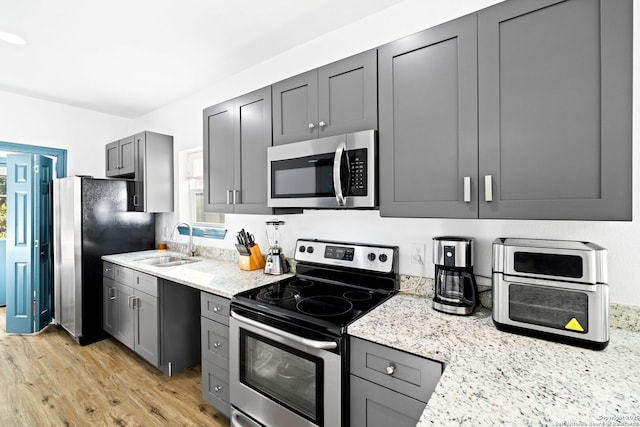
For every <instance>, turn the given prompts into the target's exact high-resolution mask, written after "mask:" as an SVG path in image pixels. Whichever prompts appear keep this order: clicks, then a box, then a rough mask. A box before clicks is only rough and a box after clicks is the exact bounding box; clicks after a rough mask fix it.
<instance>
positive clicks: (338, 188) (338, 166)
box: [333, 141, 347, 206]
mask: <svg viewBox="0 0 640 427" xmlns="http://www.w3.org/2000/svg"><path fill="white" fill-rule="evenodd" d="M346 150H347V144H345V143H344V141H342V142H340V144H338V148H337V149H336V154H335V156H334V157H333V190H334V191H335V193H336V201H337V202H338V206H344V205H345V196H344V194H342V180H341V179H340V175H341V174H340V172H341V171H342V155H343V154H344V152H345V151H346Z"/></svg>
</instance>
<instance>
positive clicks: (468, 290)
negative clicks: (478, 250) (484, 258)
mask: <svg viewBox="0 0 640 427" xmlns="http://www.w3.org/2000/svg"><path fill="white" fill-rule="evenodd" d="M433 263H434V264H435V293H434V296H433V308H434V310H437V311H441V312H443V313H449V314H459V315H462V316H468V315H470V314H472V313H473V310H474V308H475V307H476V305H478V301H479V297H478V285H477V283H476V279H475V276H474V275H473V239H469V238H466V237H452V236H444V237H434V238H433Z"/></svg>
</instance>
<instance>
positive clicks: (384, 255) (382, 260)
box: [378, 254, 387, 262]
mask: <svg viewBox="0 0 640 427" xmlns="http://www.w3.org/2000/svg"><path fill="white" fill-rule="evenodd" d="M378 259H379V260H380V262H387V254H380V256H378Z"/></svg>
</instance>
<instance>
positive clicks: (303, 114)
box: [272, 70, 318, 145]
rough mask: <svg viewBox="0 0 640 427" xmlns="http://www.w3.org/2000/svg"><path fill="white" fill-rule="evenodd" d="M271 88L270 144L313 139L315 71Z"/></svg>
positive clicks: (315, 120) (316, 86)
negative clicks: (271, 134) (271, 122)
mask: <svg viewBox="0 0 640 427" xmlns="http://www.w3.org/2000/svg"><path fill="white" fill-rule="evenodd" d="M272 91H273V145H279V144H286V143H289V142H297V141H304V140H307V139H314V138H317V137H318V72H317V70H312V71H309V72H306V73H304V74H300V75H297V76H294V77H291V78H289V79H287V80H283V81H281V82H278V83H275V84H274V85H273V86H272Z"/></svg>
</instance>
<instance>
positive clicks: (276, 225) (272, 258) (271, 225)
mask: <svg viewBox="0 0 640 427" xmlns="http://www.w3.org/2000/svg"><path fill="white" fill-rule="evenodd" d="M266 228H267V239H269V253H268V254H267V262H266V264H265V266H264V272H265V273H266V274H283V273H288V272H289V261H287V259H286V258H285V256H284V254H283V253H282V247H280V239H281V238H282V232H283V230H284V221H278V220H273V221H267V222H266Z"/></svg>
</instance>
